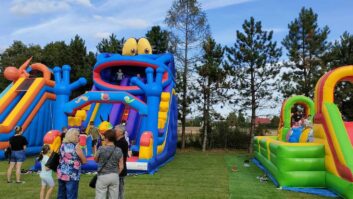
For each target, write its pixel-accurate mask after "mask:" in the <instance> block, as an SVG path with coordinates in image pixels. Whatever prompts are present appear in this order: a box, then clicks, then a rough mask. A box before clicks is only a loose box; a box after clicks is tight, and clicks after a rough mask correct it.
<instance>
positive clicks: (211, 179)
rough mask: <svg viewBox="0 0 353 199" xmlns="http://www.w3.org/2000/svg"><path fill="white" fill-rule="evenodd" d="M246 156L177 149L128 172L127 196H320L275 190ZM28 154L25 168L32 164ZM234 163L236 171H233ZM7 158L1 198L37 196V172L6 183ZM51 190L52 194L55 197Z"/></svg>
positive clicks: (85, 194) (82, 192)
mask: <svg viewBox="0 0 353 199" xmlns="http://www.w3.org/2000/svg"><path fill="white" fill-rule="evenodd" d="M248 158H249V157H248V156H247V154H245V153H241V152H237V153H235V152H225V151H212V152H207V153H202V152H200V151H183V152H181V151H178V153H177V155H176V156H175V159H174V160H173V161H172V162H170V163H169V164H167V165H166V166H164V167H162V168H161V169H160V170H159V171H158V172H157V173H156V174H154V175H139V176H128V177H127V179H126V194H125V195H126V198H127V199H129V198H131V199H138V198H162V199H164V198H168V199H173V198H190V199H197V198H236V199H241V198H271V199H274V198H280V199H282V198H283V199H291V198H293V199H299V198H303V199H319V198H324V197H318V196H313V195H308V194H300V193H294V192H288V191H283V190H278V189H276V187H275V186H274V185H273V184H272V183H271V182H265V183H261V182H259V180H257V179H256V176H259V175H262V172H261V171H260V170H259V169H258V168H257V167H255V165H253V164H251V166H250V167H249V168H245V167H243V166H242V165H243V161H244V160H245V159H248ZM33 160H34V158H28V159H27V161H26V162H25V167H24V168H30V167H31V166H32V165H33ZM233 165H237V167H238V172H232V171H231V168H232V166H233ZM6 169H7V162H4V161H2V162H0V171H1V172H0V175H1V179H2V180H1V183H0V184H1V186H0V195H1V196H0V198H21V199H22V198H23V199H27V198H28V199H34V198H38V197H39V188H40V180H39V176H38V175H37V174H25V175H23V180H24V181H26V183H25V184H21V185H18V184H7V183H6ZM91 177H92V175H82V178H81V181H80V188H79V198H94V190H93V189H91V188H89V187H88V182H89V180H90V179H91ZM56 193H57V190H56V189H55V190H54V194H53V197H52V198H56Z"/></svg>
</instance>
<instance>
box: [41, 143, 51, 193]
mask: <svg viewBox="0 0 353 199" xmlns="http://www.w3.org/2000/svg"><path fill="white" fill-rule="evenodd" d="M49 151H50V147H49V145H47V144H46V145H44V146H43V147H42V151H41V152H40V154H39V158H38V161H40V164H41V171H40V174H39V176H40V179H41V180H42V187H41V189H40V199H49V198H50V195H51V193H52V191H53V189H54V185H55V184H54V180H53V176H52V170H51V169H49V168H48V167H46V166H45V164H46V163H47V161H48V159H49ZM47 187H48V190H47V193H45V190H46V188H47Z"/></svg>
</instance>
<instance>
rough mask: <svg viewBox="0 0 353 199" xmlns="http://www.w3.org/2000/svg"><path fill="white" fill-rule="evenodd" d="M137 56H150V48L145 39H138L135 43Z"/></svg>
mask: <svg viewBox="0 0 353 199" xmlns="http://www.w3.org/2000/svg"><path fill="white" fill-rule="evenodd" d="M137 54H139V55H142V54H152V47H151V44H150V42H149V41H148V40H147V39H146V38H140V39H139V41H138V43H137Z"/></svg>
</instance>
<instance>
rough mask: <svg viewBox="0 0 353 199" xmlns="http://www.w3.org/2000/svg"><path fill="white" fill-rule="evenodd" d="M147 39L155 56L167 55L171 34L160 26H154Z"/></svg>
mask: <svg viewBox="0 0 353 199" xmlns="http://www.w3.org/2000/svg"><path fill="white" fill-rule="evenodd" d="M146 38H147V39H148V41H149V42H150V43H151V45H152V48H153V53H154V54H160V53H165V52H167V50H168V42H169V39H168V38H169V33H168V31H166V30H162V29H161V27H160V26H152V28H151V29H150V30H149V31H148V32H147V33H146Z"/></svg>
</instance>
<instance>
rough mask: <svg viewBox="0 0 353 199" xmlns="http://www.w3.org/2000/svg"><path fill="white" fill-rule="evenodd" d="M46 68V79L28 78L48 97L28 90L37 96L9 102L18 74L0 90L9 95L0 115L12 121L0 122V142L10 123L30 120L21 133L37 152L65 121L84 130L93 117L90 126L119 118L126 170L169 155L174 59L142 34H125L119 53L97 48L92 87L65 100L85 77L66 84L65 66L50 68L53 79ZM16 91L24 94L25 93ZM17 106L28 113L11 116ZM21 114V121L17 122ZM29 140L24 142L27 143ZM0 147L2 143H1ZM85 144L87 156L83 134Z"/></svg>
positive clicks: (147, 167)
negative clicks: (127, 153) (127, 148)
mask: <svg viewBox="0 0 353 199" xmlns="http://www.w3.org/2000/svg"><path fill="white" fill-rule="evenodd" d="M25 65H28V63H27V64H25ZM29 67H33V65H30V66H29ZM43 67H44V66H43ZM44 68H46V67H44ZM32 69H33V68H32ZM46 69H47V71H49V73H48V75H49V76H48V77H47V79H45V78H36V79H35V80H34V82H33V83H32V84H34V83H36V85H35V88H36V89H33V90H39V91H37V93H40V91H41V90H44V91H42V92H43V93H45V91H46V90H45V89H47V90H48V92H47V95H50V94H51V95H50V96H49V97H51V98H49V97H48V96H47V97H46V98H45V99H43V100H41V99H42V98H43V97H40V96H39V95H37V94H33V92H34V91H32V90H31V92H32V93H31V94H28V96H33V97H34V95H37V97H35V99H37V98H40V99H37V100H35V99H32V98H33V97H32V98H30V99H27V98H25V99H26V100H27V102H28V101H29V102H30V103H29V105H28V107H27V106H25V107H24V105H22V104H25V103H24V102H23V103H21V102H22V101H20V100H22V99H21V98H20V97H18V98H19V99H18V101H17V103H16V102H11V100H8V98H9V97H12V98H13V99H15V98H16V96H17V95H19V94H21V93H20V92H18V91H17V90H18V89H16V88H18V87H19V86H20V85H21V82H19V81H20V80H21V78H19V79H16V80H15V81H14V83H13V85H12V86H11V88H12V87H13V89H11V88H8V89H6V90H5V91H4V92H6V93H8V94H9V95H6V94H4V95H3V96H2V97H1V99H0V100H4V101H5V100H8V101H9V102H11V103H8V104H7V105H6V104H5V105H3V104H1V105H0V106H1V107H0V109H1V108H3V107H4V109H5V111H2V112H1V115H0V117H1V119H2V117H3V116H2V114H4V115H6V116H7V118H8V121H9V122H10V123H11V122H12V123H11V125H12V126H10V125H7V128H6V129H5V127H3V126H2V125H3V124H4V125H5V124H7V123H5V122H3V124H0V132H1V134H0V136H4V135H6V138H5V136H4V138H3V139H2V141H5V142H6V141H7V140H8V138H9V137H10V136H11V135H12V134H13V132H11V133H10V134H8V133H6V134H4V133H5V132H6V131H5V130H7V131H10V130H12V129H13V126H14V125H25V124H27V123H28V124H31V125H32V123H33V131H30V129H28V128H26V129H25V133H24V136H26V138H27V139H29V140H33V143H32V145H33V147H34V148H33V150H32V151H31V152H28V153H31V154H35V153H38V152H39V150H40V147H41V146H42V144H43V137H44V135H45V133H46V132H48V131H49V130H61V128H62V127H65V126H69V127H78V128H81V129H84V128H86V127H87V125H88V124H89V122H90V121H93V122H94V124H95V126H99V125H102V121H103V120H105V121H104V122H105V123H104V124H109V125H108V126H109V127H111V126H114V125H117V124H122V123H123V124H125V125H126V130H127V134H128V137H129V140H130V143H131V150H132V154H133V156H132V157H130V158H128V162H127V168H128V170H129V171H130V172H149V173H153V172H154V171H155V170H156V169H157V168H158V167H159V166H161V165H163V164H165V163H166V162H168V161H169V160H171V159H172V158H173V156H174V154H175V151H176V142H177V97H176V95H175V90H174V88H175V80H174V75H175V68H174V60H173V56H172V55H171V54H160V55H156V54H152V49H151V46H150V44H149V42H148V41H147V40H146V39H144V38H141V39H139V40H138V41H136V40H135V39H132V38H130V39H128V40H127V41H126V43H125V44H124V47H123V55H120V54H110V53H103V54H100V55H98V56H97V63H96V64H95V66H94V68H93V81H94V86H93V88H92V90H91V91H87V92H86V93H84V94H83V95H81V96H79V97H77V98H75V99H73V100H71V101H70V100H69V96H70V94H71V91H72V90H74V89H76V88H77V87H78V86H81V85H84V84H85V83H86V80H85V79H83V78H82V79H79V80H78V81H76V82H74V83H72V84H70V82H69V81H70V67H69V66H63V67H62V68H59V67H55V68H54V69H53V74H54V80H50V79H51V77H50V75H51V73H50V69H48V68H46ZM118 72H120V73H123V79H118V78H117V73H118ZM24 79H26V78H24ZM27 79H29V78H27ZM45 80H46V81H49V83H50V84H48V83H46V82H45ZM37 82H42V84H41V85H43V86H42V89H40V88H41V87H39V86H37V84H38V83H37ZM45 83H46V84H45ZM15 86H16V87H15ZM50 86H51V87H50ZM30 88H31V87H29V88H27V89H26V92H27V93H28V92H29V91H30ZM14 92H16V94H14ZM10 94H11V95H10ZM42 95H43V94H42ZM21 96H23V97H22V98H24V97H25V96H26V95H23V94H22V95H21ZM5 97H6V98H5ZM47 98H49V99H47ZM16 99H17V98H16ZM40 100H41V101H43V102H42V104H43V103H44V105H45V102H46V101H48V102H47V105H46V106H45V107H44V105H42V104H40V103H38V101H40ZM41 101H40V102H41ZM31 104H32V105H33V106H34V105H35V107H38V106H39V108H37V109H40V110H41V109H43V111H42V112H40V110H39V111H37V112H38V113H40V114H37V112H35V111H33V110H35V109H34V108H35V107H34V108H32V109H29V108H31V106H30V105H31ZM2 105H3V107H2ZM19 105H21V106H19ZM17 106H19V108H18V109H19V110H22V111H24V112H26V111H27V110H28V112H29V113H30V114H32V115H33V116H32V117H25V116H27V115H25V114H16V115H17V117H18V118H14V116H11V113H12V112H13V111H15V110H17V109H16V108H17ZM1 110H2V109H1ZM11 111H12V112H11ZM13 115H15V114H13ZM37 115H39V116H37ZM10 116H11V117H10ZM34 116H35V117H34ZM36 118H37V119H36ZM15 119H17V120H15ZM21 119H22V120H25V121H27V123H25V122H22V123H21V121H22V120H21ZM1 121H2V120H1ZM4 121H6V120H4ZM108 122H109V123H108ZM28 124H27V125H28ZM45 124H47V125H46V126H45ZM24 127H26V126H24ZM3 129H4V130H3ZM87 130H88V129H87ZM52 132H55V133H52V135H53V136H54V137H55V136H59V135H58V133H57V132H56V131H52ZM53 136H46V137H48V138H46V140H45V141H46V143H48V144H51V142H53V141H54V140H55V138H54V137H53ZM0 138H2V137H0ZM32 145H31V144H30V147H31V146H32ZM2 146H3V147H2V148H4V147H5V146H6V143H3V144H2ZM87 146H88V147H87V148H88V149H89V150H88V153H87V154H88V156H90V155H91V147H90V146H91V142H90V140H89V139H88V142H87ZM0 157H3V153H0ZM88 159H89V161H88V163H87V164H86V165H83V169H86V170H96V168H97V165H96V164H95V162H94V161H93V158H88Z"/></svg>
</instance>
